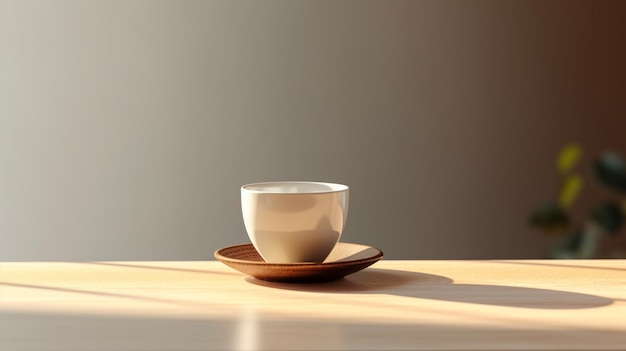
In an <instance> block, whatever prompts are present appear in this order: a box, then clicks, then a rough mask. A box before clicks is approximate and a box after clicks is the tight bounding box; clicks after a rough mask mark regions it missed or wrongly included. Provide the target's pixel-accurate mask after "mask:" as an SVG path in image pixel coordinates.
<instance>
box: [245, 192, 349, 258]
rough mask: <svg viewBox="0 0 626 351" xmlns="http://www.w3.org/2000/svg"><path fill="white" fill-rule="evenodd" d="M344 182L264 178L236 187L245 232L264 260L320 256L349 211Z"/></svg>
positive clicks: (336, 235)
mask: <svg viewBox="0 0 626 351" xmlns="http://www.w3.org/2000/svg"><path fill="white" fill-rule="evenodd" d="M348 190H349V189H348V187H347V186H346V185H342V184H334V183H321V182H266V183H255V184H248V185H244V186H242V187H241V209H242V214H243V221H244V224H245V226H246V231H247V232H248V237H249V238H250V240H251V241H252V244H253V245H254V247H255V248H256V250H257V251H258V252H259V254H261V256H262V257H263V259H264V260H265V261H266V262H268V263H297V262H318V263H319V262H323V261H324V259H326V257H327V256H328V254H329V253H330V252H331V251H332V249H333V248H334V247H335V244H337V242H338V241H339V237H340V236H341V233H342V232H343V228H344V226H345V225H346V218H347V215H348Z"/></svg>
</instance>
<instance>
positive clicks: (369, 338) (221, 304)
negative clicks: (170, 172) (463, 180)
mask: <svg viewBox="0 0 626 351" xmlns="http://www.w3.org/2000/svg"><path fill="white" fill-rule="evenodd" d="M0 278H1V279H0V281H1V282H2V285H0V350H2V351H9V350H11V351H18V350H63V351H71V350H81V351H85V350H215V349H217V350H228V349H235V350H255V349H269V350H279V349H288V350H298V349H304V350H321V349H342V350H345V349H357V350H367V349H374V350H399V349H410V350H416V349H429V350H432V349H443V350H507V349H515V350H531V349H533V350H534V349H541V350H547V349H558V350H575V349H584V350H590V349H593V350H605V349H606V350H609V349H614V350H625V349H626V260H580V261H569V260H568V261H565V260H563V261H553V260H533V261H504V260H502V261H390V260H383V261H380V262H378V263H376V264H374V265H373V266H371V267H370V268H367V269H366V270H364V271H361V272H359V273H355V274H353V275H351V276H348V277H346V278H344V279H342V280H340V281H335V282H332V283H318V284H312V285H294V284H280V283H267V282H263V281H258V280H255V279H253V278H250V277H246V276H244V275H243V274H241V273H239V272H237V271H234V270H232V269H231V268H229V267H226V266H224V265H223V264H221V263H219V262H216V261H207V262H83V263H1V264H0Z"/></svg>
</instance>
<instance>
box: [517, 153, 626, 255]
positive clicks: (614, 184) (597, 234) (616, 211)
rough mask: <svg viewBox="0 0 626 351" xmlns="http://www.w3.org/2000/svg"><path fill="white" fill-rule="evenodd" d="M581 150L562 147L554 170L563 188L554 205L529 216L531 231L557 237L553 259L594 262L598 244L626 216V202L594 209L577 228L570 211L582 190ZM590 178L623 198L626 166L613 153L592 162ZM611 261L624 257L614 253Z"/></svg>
mask: <svg viewBox="0 0 626 351" xmlns="http://www.w3.org/2000/svg"><path fill="white" fill-rule="evenodd" d="M582 155H583V149H582V147H581V146H580V145H578V144H570V145H567V146H565V147H564V148H563V149H562V150H561V151H560V153H559V155H558V158H557V169H558V171H559V173H561V175H562V177H563V185H562V186H561V190H560V193H559V197H558V199H557V200H556V201H551V202H549V203H547V204H544V205H542V206H540V207H538V208H537V209H535V210H534V211H533V212H532V213H531V215H530V219H529V221H530V224H531V226H532V227H534V228H536V229H539V230H541V231H542V232H544V233H546V234H550V235H553V236H558V237H560V238H561V241H560V242H559V243H558V244H557V245H555V247H553V249H552V257H554V258H595V257H597V256H598V246H599V242H600V240H602V239H603V238H605V237H607V236H615V235H617V234H618V233H619V231H620V229H621V228H622V224H623V222H624V216H625V213H626V199H622V200H621V201H614V200H607V201H605V202H603V203H601V204H599V205H597V206H596V207H595V208H594V209H593V210H592V211H591V213H590V214H589V217H588V218H587V219H586V220H585V221H584V222H583V223H582V224H578V225H576V224H575V223H574V221H573V220H572V218H571V207H572V205H573V204H574V202H575V201H576V199H577V198H578V197H579V195H580V193H581V191H582V190H583V188H584V186H585V180H584V178H583V176H582V175H580V174H579V173H577V172H575V168H576V166H577V165H578V164H579V163H580V160H581V159H582ZM592 167H593V169H592V174H593V177H594V178H596V180H597V181H598V182H599V183H600V184H601V185H602V186H604V187H606V188H608V189H610V190H612V191H614V192H616V193H618V194H619V198H623V197H624V195H626V163H624V159H623V158H622V156H621V155H620V154H618V153H616V152H605V153H603V154H601V155H600V156H599V157H597V158H596V159H595V160H594V161H593V166H592ZM611 256H612V257H624V253H623V252H619V250H615V252H613V253H612V254H611Z"/></svg>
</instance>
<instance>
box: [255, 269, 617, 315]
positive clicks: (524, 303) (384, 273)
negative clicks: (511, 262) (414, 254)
mask: <svg viewBox="0 0 626 351" xmlns="http://www.w3.org/2000/svg"><path fill="white" fill-rule="evenodd" d="M246 281H247V282H249V283H251V284H255V285H260V286H265V287H269V288H274V289H285V290H296V291H308V292H321V293H362V294H367V293H372V294H390V295H397V296H405V297H413V298H419V299H430V300H441V301H451V302H464V303H474V304H483V305H494V306H506V307H520V308H536V309H580V308H594V307H601V306H607V305H610V304H612V303H613V302H614V301H613V300H612V299H609V298H606V297H601V296H596V295H590V294H582V293H574V292H568V291H561V290H552V289H539V288H527V287H516V286H507V285H488V284H455V283H454V281H453V280H452V279H450V278H447V277H444V276H440V275H434V274H426V273H416V272H408V271H400V270H391V269H376V268H371V269H367V270H364V271H362V272H359V273H355V274H353V275H350V276H348V277H346V278H343V279H340V280H337V281H333V282H327V283H313V284H292V283H277V282H268V281H263V280H258V279H255V278H252V277H247V278H246Z"/></svg>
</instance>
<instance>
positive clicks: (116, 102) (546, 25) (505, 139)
mask: <svg viewBox="0 0 626 351" xmlns="http://www.w3.org/2000/svg"><path fill="white" fill-rule="evenodd" d="M624 4H625V3H624V2H621V3H620V2H609V1H602V2H593V1H589V2H576V1H563V2H559V1H545V2H544V1H538V2H533V1H519V2H513V1H64V0H60V1H3V0H0V238H1V244H0V260H4V261H7V260H204V259H212V253H213V251H214V250H215V249H217V248H219V247H222V246H226V245H231V244H237V243H242V242H247V241H248V239H247V236H246V234H245V230H244V227H243V223H242V220H241V213H240V204H239V187H240V185H242V184H245V183H249V182H256V181H266V180H323V181H335V182H341V183H345V184H348V185H350V187H351V208H350V215H349V217H348V226H347V228H346V231H345V232H344V236H343V238H342V240H343V241H351V242H361V243H366V244H371V245H375V246H377V247H379V248H381V249H383V251H385V254H386V257H388V258H392V259H393V258H395V259H400V258H416V259H420V258H424V259H426V258H429V259H431V258H501V257H510V258H519V257H544V256H545V255H546V252H547V251H546V250H547V248H548V247H549V245H550V244H551V243H552V241H551V239H549V238H546V237H544V236H541V235H540V234H538V233H536V232H534V231H532V230H530V229H529V228H528V227H527V225H526V218H527V215H528V213H529V211H530V210H531V209H532V208H534V207H535V206H536V205H538V204H539V203H541V202H543V201H545V200H547V199H550V198H551V197H553V196H554V195H555V194H556V192H557V191H558V185H559V176H558V174H557V172H556V169H555V166H554V160H555V156H556V153H557V151H558V149H559V148H560V147H561V146H563V145H564V144H565V143H567V142H570V141H579V142H581V143H583V144H584V145H585V146H586V147H587V150H588V151H590V152H592V153H593V152H598V151H601V150H603V149H604V148H607V147H609V148H617V149H620V150H626V142H625V141H624V139H625V138H624V131H625V130H626V129H625V127H626V114H625V112H626V96H625V88H624V82H625V81H626V73H625V72H626V70H625V68H624V67H625V66H624V62H626V54H625V50H624V45H625V43H626V37H625V33H626V24H625V22H626V18H625V14H626V11H625V8H626V6H624Z"/></svg>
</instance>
